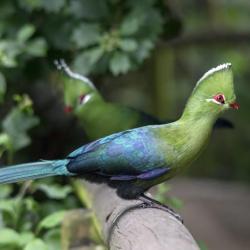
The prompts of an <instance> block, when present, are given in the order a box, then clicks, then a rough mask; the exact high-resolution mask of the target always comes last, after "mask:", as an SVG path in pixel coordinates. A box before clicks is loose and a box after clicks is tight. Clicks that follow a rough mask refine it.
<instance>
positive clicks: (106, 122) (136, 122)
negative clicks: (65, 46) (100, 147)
mask: <svg viewBox="0 0 250 250" xmlns="http://www.w3.org/2000/svg"><path fill="white" fill-rule="evenodd" d="M55 64H56V66H57V68H58V69H60V70H63V71H64V72H65V74H66V75H67V76H68V77H67V78H64V87H63V91H64V102H65V111H66V112H73V114H74V115H76V117H77V118H78V120H79V122H80V125H81V126H82V127H83V129H84V131H85V133H86V135H87V136H88V138H89V139H90V140H91V141H92V140H96V139H99V138H101V137H104V136H107V135H110V134H113V133H116V132H121V131H124V130H127V129H131V128H137V127H142V126H146V125H154V124H163V123H169V122H171V120H165V121H160V120H159V119H157V118H156V117H153V116H151V115H149V114H146V113H144V112H142V111H139V110H136V109H133V108H130V107H126V106H123V105H119V104H116V103H112V102H107V101H105V99H104V98H103V97H102V95H101V94H100V92H99V91H98V90H97V89H96V87H95V85H94V84H93V83H92V82H91V81H90V80H89V79H88V78H87V77H85V76H83V75H80V74H78V73H75V72H73V71H72V70H71V69H70V68H69V67H68V65H67V64H66V63H65V61H64V60H63V59H60V60H58V61H55ZM214 126H215V128H233V124H232V123H231V122H230V121H228V120H226V119H223V118H219V119H218V120H217V121H216V122H215V125H214Z"/></svg>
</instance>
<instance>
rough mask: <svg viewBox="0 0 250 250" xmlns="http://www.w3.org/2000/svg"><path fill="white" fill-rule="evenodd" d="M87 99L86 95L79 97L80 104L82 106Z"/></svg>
mask: <svg viewBox="0 0 250 250" xmlns="http://www.w3.org/2000/svg"><path fill="white" fill-rule="evenodd" d="M85 97H86V95H84V94H82V95H80V96H79V103H80V104H82V103H83V100H84V98H85Z"/></svg>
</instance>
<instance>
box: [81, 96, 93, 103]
mask: <svg viewBox="0 0 250 250" xmlns="http://www.w3.org/2000/svg"><path fill="white" fill-rule="evenodd" d="M90 98H91V95H86V96H85V97H84V98H83V101H82V103H81V104H82V105H83V104H85V103H86V102H88V101H89V99H90Z"/></svg>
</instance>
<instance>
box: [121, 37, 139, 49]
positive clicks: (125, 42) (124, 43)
mask: <svg viewBox="0 0 250 250" xmlns="http://www.w3.org/2000/svg"><path fill="white" fill-rule="evenodd" d="M119 47H120V48H121V49H122V50H124V51H126V52H133V51H135V50H136V49H137V47H138V44H137V42H136V40H134V39H130V38H127V39H126V38H124V39H122V40H120V41H119Z"/></svg>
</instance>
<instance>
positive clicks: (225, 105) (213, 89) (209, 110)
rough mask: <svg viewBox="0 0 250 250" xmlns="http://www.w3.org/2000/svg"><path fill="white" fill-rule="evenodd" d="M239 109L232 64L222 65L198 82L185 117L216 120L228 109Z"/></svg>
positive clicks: (184, 114) (187, 106)
mask: <svg viewBox="0 0 250 250" xmlns="http://www.w3.org/2000/svg"><path fill="white" fill-rule="evenodd" d="M230 108H232V109H238V108H239V105H238V104H237V103H236V96H235V93H234V85H233V72H232V66H231V64H230V63H225V64H221V65H219V66H217V67H215V68H212V69H211V70H209V71H208V72H207V73H205V74H204V75H203V76H202V78H201V79H200V80H199V81H198V82H197V84H196V86H195V88H194V90H193V92H192V95H191V97H190V98H189V100H188V103H187V105H186V108H185V110H184V113H183V117H185V118H188V117H189V116H193V117H196V118H198V117H202V116H204V115H207V116H214V117H215V118H216V117H217V116H218V115H219V114H220V113H221V112H223V111H225V110H227V109H230Z"/></svg>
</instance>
